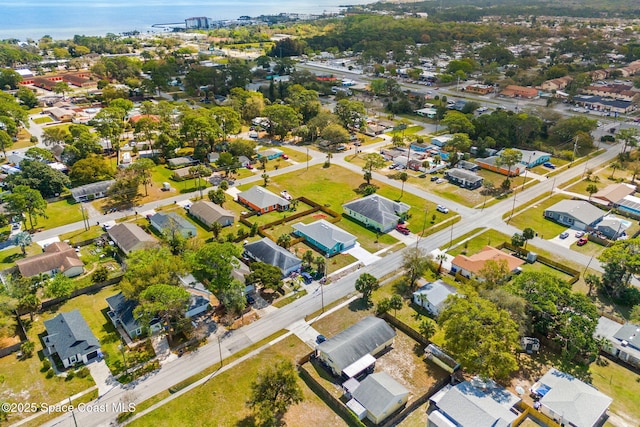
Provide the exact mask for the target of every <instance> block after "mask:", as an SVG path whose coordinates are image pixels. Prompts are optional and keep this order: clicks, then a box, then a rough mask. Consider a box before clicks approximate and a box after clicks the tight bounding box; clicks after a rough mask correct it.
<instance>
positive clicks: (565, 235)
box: [560, 231, 569, 239]
mask: <svg viewBox="0 0 640 427" xmlns="http://www.w3.org/2000/svg"><path fill="white" fill-rule="evenodd" d="M567 237H569V232H568V231H563V232H562V233H560V238H561V239H566V238H567Z"/></svg>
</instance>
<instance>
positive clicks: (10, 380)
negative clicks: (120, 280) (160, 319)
mask: <svg viewBox="0 0 640 427" xmlns="http://www.w3.org/2000/svg"><path fill="white" fill-rule="evenodd" d="M116 292H117V290H116V289H115V288H114V287H107V288H105V289H102V290H101V291H99V292H97V293H95V294H92V295H81V296H79V297H76V298H74V299H72V300H69V301H67V302H66V303H64V304H62V305H61V306H60V307H58V308H57V309H53V310H47V311H45V312H43V313H41V314H38V315H36V316H35V318H34V322H33V323H31V322H30V320H29V316H23V317H22V320H23V322H24V323H25V326H27V335H28V336H29V339H30V340H32V341H33V342H34V343H36V354H35V355H34V356H33V357H31V358H29V359H25V360H19V359H17V358H16V357H15V355H10V356H7V357H3V358H0V378H2V380H1V381H0V382H1V383H2V387H1V388H0V400H3V401H6V402H25V401H30V402H46V403H49V404H53V403H57V402H59V401H61V400H63V399H66V398H68V397H69V396H71V395H74V394H76V393H79V392H80V391H82V390H85V389H87V388H89V387H91V386H93V385H94V382H93V379H92V378H91V376H89V377H86V378H80V377H78V376H75V377H74V378H73V379H71V380H65V379H64V378H61V377H53V378H46V377H45V374H44V372H42V371H41V369H42V357H43V356H42V341H41V340H40V337H39V336H40V335H41V334H43V333H44V332H45V329H44V323H43V322H44V320H47V319H50V318H52V317H55V316H56V315H57V314H58V313H60V312H67V311H71V310H73V309H79V310H80V312H81V313H82V316H83V317H84V319H85V320H86V321H87V323H88V325H89V328H90V329H91V330H92V332H93V333H94V334H95V335H96V337H97V338H98V339H99V340H100V345H101V348H102V351H103V352H104V353H105V356H106V357H107V362H108V363H114V362H118V361H119V360H120V359H121V357H122V356H121V355H120V351H119V350H118V349H117V346H118V344H119V342H120V339H119V336H118V335H117V333H116V332H115V329H114V328H113V326H112V325H111V322H110V321H109V320H108V319H107V318H106V317H105V314H103V313H104V311H105V310H104V309H106V307H107V303H106V301H105V298H106V297H108V296H110V295H113V294H115V293H116ZM24 415H25V416H26V415H28V414H26V413H25V414H24ZM18 419H19V417H18V416H15V417H14V416H11V415H10V417H9V420H10V421H17V420H18Z"/></svg>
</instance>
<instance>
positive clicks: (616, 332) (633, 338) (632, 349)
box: [594, 317, 640, 368]
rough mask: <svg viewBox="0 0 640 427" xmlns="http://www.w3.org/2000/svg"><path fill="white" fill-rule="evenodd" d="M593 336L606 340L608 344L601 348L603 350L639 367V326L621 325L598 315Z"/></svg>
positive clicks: (631, 324)
mask: <svg viewBox="0 0 640 427" xmlns="http://www.w3.org/2000/svg"><path fill="white" fill-rule="evenodd" d="M594 336H595V337H596V338H605V339H606V340H607V341H608V343H609V345H608V346H606V347H604V348H603V350H604V351H606V352H607V353H609V354H610V355H612V356H614V357H617V358H618V359H620V360H623V361H625V362H627V363H628V364H630V365H633V366H635V367H637V368H640V326H638V325H634V324H633V323H627V324H624V325H623V324H621V323H618V322H616V321H614V320H611V319H608V318H606V317H600V318H599V319H598V326H597V327H596V331H595V333H594Z"/></svg>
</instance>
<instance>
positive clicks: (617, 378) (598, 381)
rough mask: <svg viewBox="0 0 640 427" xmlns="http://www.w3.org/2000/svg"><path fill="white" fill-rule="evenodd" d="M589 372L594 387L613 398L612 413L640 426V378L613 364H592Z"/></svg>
mask: <svg viewBox="0 0 640 427" xmlns="http://www.w3.org/2000/svg"><path fill="white" fill-rule="evenodd" d="M589 371H590V372H591V378H592V381H593V385H594V386H596V387H597V388H598V390H600V391H601V392H603V393H604V394H606V395H607V396H609V397H612V398H613V403H612V404H611V408H610V410H611V412H614V413H616V414H619V415H620V416H622V418H624V419H625V420H627V421H629V422H630V423H631V424H632V425H640V376H639V375H638V374H636V373H634V372H632V371H629V370H628V369H626V368H623V367H622V366H620V365H617V364H615V363H613V362H610V363H609V365H608V366H598V364H597V363H592V364H591V367H590V369H589ZM623 415H626V416H623Z"/></svg>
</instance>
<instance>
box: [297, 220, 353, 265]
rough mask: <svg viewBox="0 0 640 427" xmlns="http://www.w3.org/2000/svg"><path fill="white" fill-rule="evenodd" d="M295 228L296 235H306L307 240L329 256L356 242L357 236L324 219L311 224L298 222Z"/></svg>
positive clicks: (350, 246) (348, 247) (344, 249)
mask: <svg viewBox="0 0 640 427" xmlns="http://www.w3.org/2000/svg"><path fill="white" fill-rule="evenodd" d="M293 229H294V234H295V235H297V236H302V237H304V239H305V241H307V242H308V243H310V244H311V245H313V246H315V247H316V248H318V249H320V250H321V251H322V252H323V253H325V254H327V255H328V256H331V255H335V254H337V253H340V252H344V251H346V250H347V249H350V248H352V247H354V246H355V244H356V236H354V235H353V234H351V233H347V232H346V231H344V230H343V229H341V228H339V227H338V226H336V225H334V224H332V223H330V222H329V221H326V220H324V219H321V220H319V221H315V222H312V223H311V224H304V223H302V222H298V223H296V224H293Z"/></svg>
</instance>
